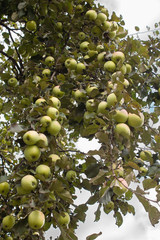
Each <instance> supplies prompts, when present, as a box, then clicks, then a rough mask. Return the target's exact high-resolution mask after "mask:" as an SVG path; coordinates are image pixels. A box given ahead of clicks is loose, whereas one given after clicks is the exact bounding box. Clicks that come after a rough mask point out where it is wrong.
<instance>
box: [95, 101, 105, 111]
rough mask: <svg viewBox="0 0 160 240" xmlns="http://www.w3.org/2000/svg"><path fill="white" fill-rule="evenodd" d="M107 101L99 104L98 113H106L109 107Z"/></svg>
mask: <svg viewBox="0 0 160 240" xmlns="http://www.w3.org/2000/svg"><path fill="white" fill-rule="evenodd" d="M107 105H108V104H107V102H106V101H102V102H100V103H99V104H98V108H97V113H104V112H105V110H106V108H107Z"/></svg>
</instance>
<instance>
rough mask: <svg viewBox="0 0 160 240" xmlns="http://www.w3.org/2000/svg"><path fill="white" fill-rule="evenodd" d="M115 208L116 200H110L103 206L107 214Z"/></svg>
mask: <svg viewBox="0 0 160 240" xmlns="http://www.w3.org/2000/svg"><path fill="white" fill-rule="evenodd" d="M113 209H114V202H113V201H109V202H108V203H107V204H105V205H104V206H103V210H104V212H105V213H106V214H108V213H110V212H111V211H112V210H113Z"/></svg>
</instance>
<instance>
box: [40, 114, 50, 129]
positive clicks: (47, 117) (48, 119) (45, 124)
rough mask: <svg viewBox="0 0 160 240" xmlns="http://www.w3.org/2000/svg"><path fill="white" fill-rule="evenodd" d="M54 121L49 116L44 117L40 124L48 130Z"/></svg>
mask: <svg viewBox="0 0 160 240" xmlns="http://www.w3.org/2000/svg"><path fill="white" fill-rule="evenodd" d="M51 121H52V119H51V118H50V117H49V116H43V117H41V119H40V123H41V124H42V127H44V128H46V127H48V126H49V124H50V122H51Z"/></svg>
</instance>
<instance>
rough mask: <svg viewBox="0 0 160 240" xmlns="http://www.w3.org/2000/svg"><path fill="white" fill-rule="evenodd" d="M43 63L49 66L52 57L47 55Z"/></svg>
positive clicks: (51, 63) (52, 61)
mask: <svg viewBox="0 0 160 240" xmlns="http://www.w3.org/2000/svg"><path fill="white" fill-rule="evenodd" d="M45 64H46V65H47V66H49V67H51V66H53V65H54V57H52V56H48V57H46V58H45Z"/></svg>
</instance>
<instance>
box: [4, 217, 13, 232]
mask: <svg viewBox="0 0 160 240" xmlns="http://www.w3.org/2000/svg"><path fill="white" fill-rule="evenodd" d="M14 224H15V217H14V216H12V215H7V216H5V217H4V218H3V220H2V228H3V229H4V230H10V229H12V228H13V226H14Z"/></svg>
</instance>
